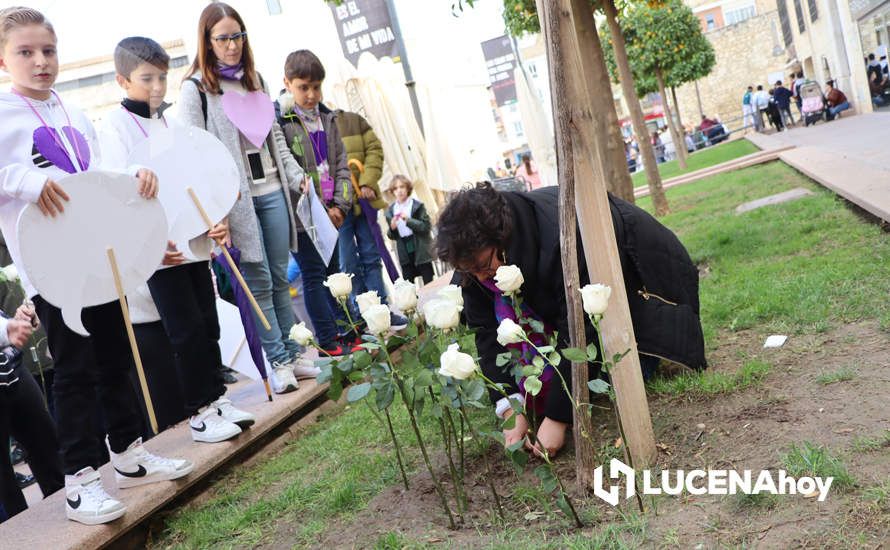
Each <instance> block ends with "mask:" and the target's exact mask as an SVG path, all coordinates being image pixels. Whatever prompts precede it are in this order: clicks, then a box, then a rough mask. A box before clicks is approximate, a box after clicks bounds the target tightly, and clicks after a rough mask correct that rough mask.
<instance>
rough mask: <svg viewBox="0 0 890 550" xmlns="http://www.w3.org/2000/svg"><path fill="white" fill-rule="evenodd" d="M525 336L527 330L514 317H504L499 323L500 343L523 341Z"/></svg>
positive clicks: (503, 344) (504, 344)
mask: <svg viewBox="0 0 890 550" xmlns="http://www.w3.org/2000/svg"><path fill="white" fill-rule="evenodd" d="M523 336H525V331H524V330H522V327H521V326H519V325H517V324H516V322H515V321H513V319H504V320H503V321H501V324H500V325H498V344H500V345H502V346H506V345H507V344H517V343H519V342H522V339H523Z"/></svg>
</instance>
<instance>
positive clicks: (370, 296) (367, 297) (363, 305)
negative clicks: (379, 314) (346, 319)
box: [355, 290, 380, 313]
mask: <svg viewBox="0 0 890 550" xmlns="http://www.w3.org/2000/svg"><path fill="white" fill-rule="evenodd" d="M355 302H356V303H357V304H358V311H359V313H364V312H365V310H366V309H368V308H369V307H371V306H379V305H380V296H377V291H376V290H369V291H367V292H362V293H361V294H359V295H358V296H356V297H355Z"/></svg>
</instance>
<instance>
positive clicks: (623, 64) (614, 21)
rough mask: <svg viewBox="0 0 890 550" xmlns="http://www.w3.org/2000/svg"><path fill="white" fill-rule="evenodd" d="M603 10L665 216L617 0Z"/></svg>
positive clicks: (652, 188) (659, 212) (652, 187)
mask: <svg viewBox="0 0 890 550" xmlns="http://www.w3.org/2000/svg"><path fill="white" fill-rule="evenodd" d="M602 7H603V13H604V14H605V15H606V23H608V25H609V35H610V36H611V37H612V49H613V51H614V52H615V65H616V66H617V67H618V78H619V80H621V92H622V93H623V94H624V99H625V100H626V101H627V109H628V110H629V111H630V120H631V122H632V123H633V129H634V134H635V135H636V136H637V143H638V144H639V145H640V152H642V154H643V168H644V170H645V172H646V182H647V183H648V184H649V195H650V196H651V197H652V203H653V204H654V205H655V215H656V216H664V215H666V214H670V212H671V209H670V207H668V202H667V199H666V198H665V196H664V189H663V188H662V187H661V174H659V173H658V162H657V161H656V160H655V151H654V149H653V147H652V140H651V139H650V137H649V130H648V129H647V128H646V119H645V118H643V108H642V107H641V106H640V98H639V96H637V90H636V88H635V87H634V86H635V83H634V78H633V73H632V72H631V70H630V63H629V62H628V60H627V45H626V44H625V42H624V33H623V32H622V31H621V26H620V25H619V24H618V9H617V8H616V7H615V0H603V2H602Z"/></svg>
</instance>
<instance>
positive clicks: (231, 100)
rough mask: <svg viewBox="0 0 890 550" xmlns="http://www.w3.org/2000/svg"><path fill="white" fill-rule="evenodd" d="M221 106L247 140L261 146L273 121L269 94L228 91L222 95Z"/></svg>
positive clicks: (273, 109) (272, 108)
mask: <svg viewBox="0 0 890 550" xmlns="http://www.w3.org/2000/svg"><path fill="white" fill-rule="evenodd" d="M222 106H223V111H224V112H225V113H226V116H227V117H229V120H230V121H231V122H232V124H234V125H235V127H237V128H238V130H240V131H241V133H242V134H243V135H244V137H246V138H247V141H249V142H251V143H253V144H254V146H256V147H257V148H261V147H262V146H263V142H264V141H266V136H268V135H269V132H270V131H271V130H272V123H273V122H274V121H275V106H274V105H273V104H272V100H271V99H269V96H268V95H266V94H265V93H263V92H260V91H255V92H250V93H248V94H239V93H238V92H228V93H225V94H223V96H222Z"/></svg>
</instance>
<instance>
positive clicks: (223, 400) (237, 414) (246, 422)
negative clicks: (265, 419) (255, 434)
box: [210, 397, 256, 429]
mask: <svg viewBox="0 0 890 550" xmlns="http://www.w3.org/2000/svg"><path fill="white" fill-rule="evenodd" d="M210 406H211V407H216V409H217V410H218V411H219V415H220V416H221V417H223V418H224V419H226V420H228V421H229V422H231V423H232V424H237V425H238V427H239V428H242V429H243V428H249V427H251V426H253V423H254V422H256V417H255V416H253V415H252V414H250V413H249V412H247V411H242V410H241V409H238V408H236V407H235V405H232V402H231V401H229V399H228V398H227V397H220V398H219V399H217V400H216V401H214V402H213V403H211V404H210Z"/></svg>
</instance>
